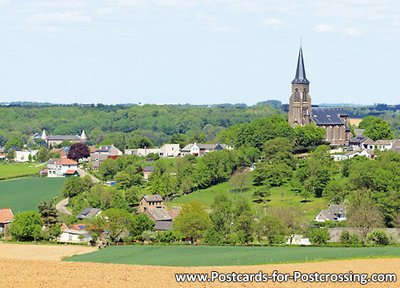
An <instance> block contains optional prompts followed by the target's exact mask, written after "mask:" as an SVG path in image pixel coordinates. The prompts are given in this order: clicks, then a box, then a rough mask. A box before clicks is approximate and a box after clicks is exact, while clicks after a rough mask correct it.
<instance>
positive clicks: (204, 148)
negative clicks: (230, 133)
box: [181, 143, 232, 157]
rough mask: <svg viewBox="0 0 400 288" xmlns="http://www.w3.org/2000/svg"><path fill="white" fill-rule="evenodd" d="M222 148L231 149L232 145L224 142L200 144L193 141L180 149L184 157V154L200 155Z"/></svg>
mask: <svg viewBox="0 0 400 288" xmlns="http://www.w3.org/2000/svg"><path fill="white" fill-rule="evenodd" d="M224 149H229V150H232V147H230V146H228V145H226V144H201V143H193V144H188V145H186V146H185V147H183V148H182V149H181V156H182V157H184V156H186V155H195V156H198V157H201V156H203V155H205V154H207V153H209V152H212V151H221V150H224Z"/></svg>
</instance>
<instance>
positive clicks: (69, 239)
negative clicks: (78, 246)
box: [57, 229, 92, 243]
mask: <svg viewBox="0 0 400 288" xmlns="http://www.w3.org/2000/svg"><path fill="white" fill-rule="evenodd" d="M91 240H92V232H90V231H87V230H74V229H64V230H62V233H61V235H60V236H58V237H57V241H58V242H64V243H84V242H89V241H91Z"/></svg>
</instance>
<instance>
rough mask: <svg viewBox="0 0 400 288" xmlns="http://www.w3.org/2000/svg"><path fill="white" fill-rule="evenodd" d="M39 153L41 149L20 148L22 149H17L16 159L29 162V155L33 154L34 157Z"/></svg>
mask: <svg viewBox="0 0 400 288" xmlns="http://www.w3.org/2000/svg"><path fill="white" fill-rule="evenodd" d="M38 153H39V150H20V151H17V150H16V151H15V158H14V161H16V162H28V161H29V155H31V158H32V159H33V157H34V156H36V155H37V154H38Z"/></svg>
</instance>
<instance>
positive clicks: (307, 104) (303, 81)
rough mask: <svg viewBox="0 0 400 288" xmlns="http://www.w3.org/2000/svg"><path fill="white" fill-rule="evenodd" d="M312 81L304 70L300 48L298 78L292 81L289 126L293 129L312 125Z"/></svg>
mask: <svg viewBox="0 0 400 288" xmlns="http://www.w3.org/2000/svg"><path fill="white" fill-rule="evenodd" d="M309 88H310V81H308V80H307V77H306V70H305V68H304V59H303V50H302V48H301V47H300V51H299V58H298V60H297V70H296V76H295V78H294V80H293V81H292V96H290V100H289V115H288V117H289V124H290V125H291V126H292V127H296V126H299V125H300V126H304V125H305V124H309V123H311V117H312V110H311V97H310V94H309V91H310V90H309Z"/></svg>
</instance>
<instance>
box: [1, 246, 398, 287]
mask: <svg viewBox="0 0 400 288" xmlns="http://www.w3.org/2000/svg"><path fill="white" fill-rule="evenodd" d="M12 246H18V247H12ZM32 246H33V247H32ZM46 248H47V249H48V250H47V249H46ZM54 248H64V251H63V252H61V250H57V249H56V250H55V249H54ZM74 248H75V249H76V248H79V249H78V250H76V251H78V253H81V252H83V251H84V250H86V251H90V250H87V249H85V248H86V247H80V246H54V247H53V246H44V245H43V246H42V245H10V244H0V271H1V273H2V277H1V278H0V285H2V286H7V287H96V288H100V287H169V288H172V287H399V282H397V283H386V284H372V283H370V284H367V285H365V286H362V285H356V284H355V283H351V284H343V283H336V284H333V283H329V284H327V283H324V284H321V283H319V284H317V283H312V284H311V283H282V284H278V283H262V284H256V283H247V284H246V283H236V284H234V283H217V282H215V283H176V281H175V276H174V274H175V273H177V272H178V273H182V272H183V273H185V272H187V273H189V272H190V273H210V272H211V271H218V272H222V273H229V272H237V273H243V272H250V273H257V272H258V271H260V270H262V271H263V272H265V273H272V271H274V270H278V271H279V272H280V273H293V271H301V272H308V273H311V272H327V273H332V272H338V273H340V272H342V273H347V272H349V271H353V272H354V273H355V272H360V273H369V274H372V273H378V272H382V273H389V272H391V273H396V274H398V275H400V259H399V258H388V259H368V260H364V259H359V260H346V261H329V262H313V263H300V264H276V265H275V264H271V265H258V266H229V267H189V268H185V267H155V266H140V265H122V264H100V263H78V262H62V261H59V260H54V259H60V258H61V257H64V255H66V256H69V255H70V253H73V252H74V251H73V249H74ZM80 249H83V250H80ZM89 249H90V248H89ZM7 250H9V251H10V252H6V251H7ZM29 250H35V251H36V252H30V253H27V251H29ZM11 251H14V253H11ZM24 251H25V252H24ZM39 251H40V253H39ZM4 253H5V255H6V256H3V255H4ZM10 255H13V256H14V257H11V256H10ZM27 255H29V256H27ZM35 255H36V256H35ZM45 255H47V256H46V257H45ZM5 257H7V259H4V258H5ZM35 257H37V258H36V259H37V260H32V258H35ZM11 258H14V259H11ZM45 259H48V260H45Z"/></svg>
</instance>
